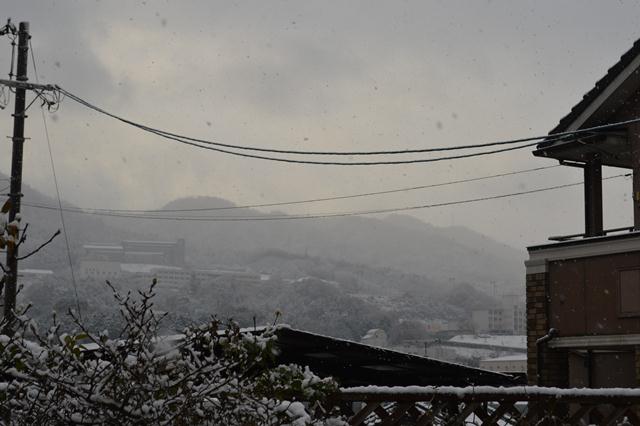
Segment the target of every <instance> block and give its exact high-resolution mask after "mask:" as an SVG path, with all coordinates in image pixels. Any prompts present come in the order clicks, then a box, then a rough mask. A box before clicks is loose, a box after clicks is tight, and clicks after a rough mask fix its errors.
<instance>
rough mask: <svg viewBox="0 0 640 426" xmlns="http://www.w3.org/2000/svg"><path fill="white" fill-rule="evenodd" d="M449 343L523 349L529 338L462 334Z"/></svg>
mask: <svg viewBox="0 0 640 426" xmlns="http://www.w3.org/2000/svg"><path fill="white" fill-rule="evenodd" d="M448 341H449V342H456V343H471V344H477V345H491V346H504V347H507V348H522V349H526V347H527V336H516V335H505V336H498V335H496V336H493V335H480V336H476V335H473V334H461V335H458V336H453V337H452V338H451V339H449V340H448Z"/></svg>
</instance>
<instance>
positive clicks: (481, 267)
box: [0, 175, 524, 294]
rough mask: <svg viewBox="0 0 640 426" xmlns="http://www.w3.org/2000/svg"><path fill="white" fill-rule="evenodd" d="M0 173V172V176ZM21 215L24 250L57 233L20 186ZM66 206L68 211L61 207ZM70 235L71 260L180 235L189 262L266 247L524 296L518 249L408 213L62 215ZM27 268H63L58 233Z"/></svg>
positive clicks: (214, 201) (217, 201) (38, 199)
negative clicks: (85, 251)
mask: <svg viewBox="0 0 640 426" xmlns="http://www.w3.org/2000/svg"><path fill="white" fill-rule="evenodd" d="M2 177H3V176H2V175H0V178H2ZM23 192H24V198H23V203H24V205H23V217H24V218H25V222H28V223H29V238H28V240H27V243H26V244H25V247H24V250H28V249H29V248H30V247H35V246H37V244H39V243H40V242H42V241H44V240H46V239H47V238H48V237H49V236H50V235H51V234H52V233H53V232H55V230H56V229H59V228H61V221H60V216H59V213H58V212H57V211H56V210H46V209H39V208H34V207H30V206H29V205H38V204H39V205H49V206H52V205H54V206H55V205H56V204H57V201H56V200H54V199H52V198H51V197H47V196H45V195H43V194H41V193H39V192H38V191H36V190H34V189H32V188H30V187H29V186H28V185H25V186H24V191H23ZM63 205H64V206H69V204H68V203H65V202H63ZM211 207H217V208H220V207H222V208H228V207H234V204H233V203H232V202H230V201H228V200H224V199H221V198H215V197H189V198H182V199H178V200H174V201H172V202H170V203H168V204H167V205H165V206H164V207H163V210H167V211H168V210H175V209H203V208H211ZM167 214H174V215H179V216H189V215H199V216H202V215H207V216H214V215H217V216H236V217H238V216H258V217H268V216H270V215H282V213H278V212H270V213H264V212H261V211H258V210H255V209H233V210H220V211H213V212H207V211H198V212H193V213H169V212H168V213H167ZM65 222H66V225H67V232H68V237H69V241H70V245H71V249H72V255H73V257H74V259H75V258H76V257H77V256H78V255H79V254H80V251H81V246H82V244H86V243H90V242H105V243H117V242H119V241H121V240H122V239H139V238H145V239H176V238H185V239H186V241H187V255H188V259H189V260H190V262H191V263H193V264H196V265H201V266H206V265H212V264H227V265H233V264H235V265H240V266H243V265H242V263H245V262H246V261H247V260H246V255H247V254H250V253H259V252H263V251H268V250H279V251H281V252H285V253H291V254H303V255H306V256H308V257H312V258H324V259H329V260H337V261H343V262H347V263H351V264H361V265H368V266H375V267H382V268H392V269H395V270H398V271H402V272H405V273H409V274H415V275H420V276H425V277H428V278H430V279H432V280H434V281H437V282H445V283H446V282H449V283H469V284H471V285H473V286H474V287H475V288H477V289H479V290H481V291H484V292H486V293H489V294H490V293H491V292H493V291H495V290H498V291H499V292H513V291H517V292H522V291H523V281H524V266H523V261H524V252H522V251H519V250H516V249H514V248H511V247H508V246H506V245H504V244H501V243H498V242H496V241H494V240H492V239H491V238H489V237H487V236H484V235H481V234H479V233H476V232H474V231H472V230H469V229H467V228H464V227H436V226H433V225H431V224H428V223H425V222H423V221H421V220H418V219H416V218H414V217H411V216H406V215H390V216H388V217H385V218H376V217H337V218H327V219H312V220H290V221H277V220H276V221H244V222H206V221H205V222H202V221H170V222H167V221H160V220H130V219H122V218H111V217H99V216H91V215H84V214H78V213H68V212H67V213H65ZM26 265H27V266H31V267H47V268H54V269H56V268H57V269H64V268H67V269H68V266H66V265H68V259H67V254H66V250H65V246H64V238H63V236H60V237H58V238H57V239H56V240H55V241H54V242H53V244H51V246H49V247H47V249H46V250H43V252H42V253H41V254H40V253H39V255H38V256H34V257H33V258H30V259H29V263H26Z"/></svg>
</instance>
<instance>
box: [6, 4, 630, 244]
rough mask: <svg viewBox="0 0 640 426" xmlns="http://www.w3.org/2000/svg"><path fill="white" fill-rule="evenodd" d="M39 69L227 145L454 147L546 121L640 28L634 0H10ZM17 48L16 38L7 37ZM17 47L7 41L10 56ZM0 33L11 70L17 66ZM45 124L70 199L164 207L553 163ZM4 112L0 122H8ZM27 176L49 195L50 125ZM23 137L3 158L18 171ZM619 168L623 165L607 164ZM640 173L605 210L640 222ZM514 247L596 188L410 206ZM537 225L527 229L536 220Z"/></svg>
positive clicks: (97, 124) (69, 118) (459, 192)
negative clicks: (14, 154) (358, 155)
mask: <svg viewBox="0 0 640 426" xmlns="http://www.w3.org/2000/svg"><path fill="white" fill-rule="evenodd" d="M3 10H4V11H5V13H7V15H8V16H12V17H13V18H14V20H16V21H17V20H20V19H24V20H29V21H30V22H31V24H32V33H33V44H34V48H35V49H36V55H37V58H38V71H39V74H40V76H41V78H42V79H43V80H45V81H48V82H57V83H60V84H62V85H63V86H65V87H67V88H69V89H71V90H72V91H75V92H77V93H78V94H80V95H81V96H83V97H86V98H87V99H89V100H92V101H95V102H96V103H98V104H100V105H102V106H104V107H106V108H107V109H112V110H114V111H119V112H121V113H122V114H124V115H127V116H130V117H133V118H134V119H137V120H140V121H143V122H146V123H149V124H152V125H156V126H158V127H162V128H166V129H169V130H176V131H180V132H183V133H187V134H192V135H194V136H202V137H207V138H216V139H219V140H224V141H226V142H229V143H242V144H251V145H260V146H275V147H288V146H292V147H296V148H309V149H345V150H347V149H379V148H403V147H413V146H440V145H453V144H461V143H469V142H480V141H488V140H495V139H504V138H509V137H517V136H526V135H531V134H539V133H544V132H546V131H547V130H548V129H550V128H552V127H553V126H554V124H555V123H556V122H557V121H558V119H559V118H560V117H561V116H562V115H564V114H565V113H567V112H568V111H569V109H570V107H571V106H572V105H573V104H574V103H575V102H577V101H578V100H579V99H580V97H581V96H582V94H583V93H584V92H586V91H587V90H588V89H589V88H590V87H591V86H592V85H593V84H594V83H595V81H596V80H597V79H599V78H600V77H601V76H602V75H603V74H604V72H605V71H606V69H607V68H608V67H609V66H611V65H612V64H613V63H614V62H615V61H616V60H617V58H618V57H619V56H620V54H622V53H623V52H624V51H625V50H626V49H628V48H629V47H630V45H631V43H632V42H633V41H634V39H635V38H636V37H637V36H638V31H637V22H638V18H640V6H638V5H637V4H635V3H633V2H606V3H605V2H598V1H588V2H584V1H577V0H576V1H567V2H560V3H558V2H555V1H542V2H535V3H529V2H527V3H525V2H511V1H488V2H468V1H456V0H453V1H429V2H424V1H415V2H412V1H407V2H402V3H401V2H382V1H379V2H377V1H373V2H372V1H359V2H338V1H335V2H294V1H291V2H286V1H269V2H265V1H253V2H238V3H232V2H211V1H185V2H182V1H180V2H178V1H175V2H160V1H151V0H149V1H146V2H145V1H142V2H135V3H134V2H130V1H98V2H53V1H49V2H47V1H35V0H29V1H24V2H19V3H18V2H15V3H13V4H11V5H9V6H8V7H7V8H5V9H3ZM2 46H5V47H2ZM3 52H4V53H3ZM7 53H8V50H7V45H3V44H0V70H4V69H8V55H7ZM57 117H58V120H57V121H55V122H51V123H50V130H51V136H52V141H53V143H54V150H55V155H56V162H57V164H58V168H59V173H58V174H59V176H60V181H61V184H62V190H63V191H62V192H63V195H64V196H65V197H66V198H68V199H69V200H70V201H72V202H74V203H77V204H79V205H87V206H92V205H93V206H99V207H103V206H111V207H119V208H127V207H131V208H140V207H157V206H159V205H161V204H164V203H165V202H167V201H169V200H171V199H172V198H175V197H177V196H181V195H215V196H220V197H224V198H228V199H230V200H232V201H235V202H239V203H244V202H252V201H255V200H267V201H283V200H289V199H296V198H307V197H309V196H316V195H317V196H331V195H340V194H344V193H352V192H366V191H372V190H378V189H385V188H393V187H397V186H410V185H415V184H421V183H428V182H436V181H446V180H452V179H460V178H465V177H471V176H478V175H483V174H491V173H495V172H499V171H508V170H515V169H519V168H528V167H534V166H538V165H542V164H544V161H543V160H540V159H534V158H532V156H531V155H530V154H529V153H528V152H519V153H513V154H508V155H507V154H505V155H500V156H494V157H491V158H485V159H483V160H482V161H471V160H465V161H459V162H455V163H446V164H445V163H442V164H437V163H434V164H431V165H428V166H426V165H421V166H407V167H380V168H367V169H365V168H347V169H341V168H320V167H303V166H283V165H279V164H272V163H263V162H256V161H251V160H241V159H237V158H230V157H225V156H221V155H218V154H214V153H206V152H202V151H196V150H194V149H191V148H188V147H182V146H178V145H176V144H175V143H172V142H168V141H163V140H158V139H157V138H152V137H150V136H146V135H143V134H141V133H140V132H139V131H136V130H134V129H130V128H126V127H123V126H122V125H120V124H117V123H115V122H113V121H110V120H108V119H105V118H103V117H99V116H97V115H96V114H93V113H90V112H88V111H86V110H83V109H82V108H80V107H78V106H76V105H74V104H73V103H72V102H70V101H66V102H65V103H64V104H63V105H62V107H61V109H60V111H59V113H58V114H57ZM10 125H11V122H10V117H9V114H6V111H5V114H0V127H2V128H3V129H5V134H9V133H10ZM27 126H28V133H29V134H30V136H31V137H32V141H31V142H30V143H29V145H28V147H27V158H26V161H27V162H26V165H25V176H26V179H27V181H28V182H30V183H32V184H34V185H35V186H36V187H37V188H39V189H42V190H44V191H46V192H49V193H51V192H52V186H51V174H50V170H49V168H48V161H49V160H48V154H47V151H46V145H44V141H43V138H42V130H43V129H42V124H41V123H40V120H39V114H36V113H35V110H34V111H33V112H32V113H31V117H30V118H29V121H28V124H27ZM8 148H9V146H8V144H7V145H5V146H4V147H3V148H0V150H1V151H0V159H1V160H0V170H2V171H5V172H7V171H8V161H7V159H8V153H9V151H8ZM612 172H615V171H612ZM574 180H580V176H579V174H578V173H577V172H576V171H575V170H560V169H555V170H552V171H549V172H548V173H545V174H538V175H523V176H518V177H516V178H514V179H510V180H502V181H492V182H486V183H482V184H477V185H466V186H457V187H447V188H443V189H441V190H435V191H430V192H421V193H408V194H400V195H397V196H394V197H389V198H380V199H371V200H364V199H363V200H357V201H355V202H350V203H346V202H345V203H329V204H326V205H313V206H300V207H297V208H291V209H290V210H289V211H290V212H310V211H323V212H324V211H335V210H352V209H359V208H370V207H388V206H391V205H410V204H422V203H425V202H432V201H433V202H440V201H449V200H455V199H462V198H474V197H476V196H478V195H481V194H482V195H484V194H487V195H491V194H495V193H501V192H511V191H517V190H519V189H520V188H522V187H526V188H535V187H540V186H545V185H549V184H556V183H559V182H562V183H564V182H570V181H574ZM629 187H630V184H629V183H628V182H626V183H625V182H618V183H616V184H606V186H605V192H606V193H607V197H608V199H607V211H606V221H607V224H608V225H610V226H612V227H613V226H620V225H626V224H627V223H629V222H630V219H629V218H630V213H631V208H630V206H629V205H628V204H629V200H628V197H626V198H625V194H626V193H628V192H629V189H630V188H629ZM415 215H416V216H418V217H420V218H422V219H424V220H426V221H429V222H432V223H435V224H438V225H452V224H455V225H466V226H469V227H472V228H475V229H477V230H479V231H481V232H484V233H487V234H489V235H491V236H493V237H495V238H498V239H500V240H503V241H507V242H509V243H511V244H513V245H518V246H523V245H525V244H528V243H532V242H540V241H541V239H544V236H545V235H550V234H557V233H570V232H575V231H580V229H581V221H582V213H581V193H580V191H579V190H566V191H563V192H558V193H555V194H544V195H537V196H532V197H526V198H517V199H511V200H505V201H504V202H500V203H487V204H477V205H473V206H469V208H465V209H460V208H446V209H440V210H429V211H423V212H415ZM523 224H526V226H523Z"/></svg>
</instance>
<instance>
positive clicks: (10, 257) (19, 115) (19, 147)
mask: <svg viewBox="0 0 640 426" xmlns="http://www.w3.org/2000/svg"><path fill="white" fill-rule="evenodd" d="M29 38H30V35H29V23H28V22H20V25H19V28H18V64H17V70H16V80H17V82H18V83H23V82H26V81H27V80H28V78H27V63H28V58H29V57H28V53H29ZM26 92H27V90H26V88H25V87H23V86H17V87H16V89H15V109H14V113H13V138H12V141H13V151H12V154H11V191H10V194H9V199H10V200H11V208H10V210H9V222H13V221H14V220H15V219H16V216H17V215H18V214H19V213H20V199H21V198H22V154H23V146H24V121H25V118H27V115H26V110H25V107H26ZM6 267H7V270H8V273H7V274H6V279H5V285H4V318H5V319H6V320H7V327H8V329H9V330H10V329H11V326H12V323H13V321H14V319H15V316H14V315H15V312H14V311H15V308H16V288H17V282H18V241H15V244H11V245H9V246H8V247H7V264H6Z"/></svg>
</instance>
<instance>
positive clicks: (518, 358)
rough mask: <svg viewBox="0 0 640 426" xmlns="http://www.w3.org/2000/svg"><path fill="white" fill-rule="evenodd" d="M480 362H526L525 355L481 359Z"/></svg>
mask: <svg viewBox="0 0 640 426" xmlns="http://www.w3.org/2000/svg"><path fill="white" fill-rule="evenodd" d="M480 361H482V362H505V361H525V362H526V361H527V354H517V355H506V356H499V357H497V358H485V359H481V360H480Z"/></svg>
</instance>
